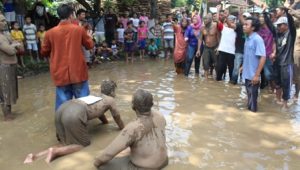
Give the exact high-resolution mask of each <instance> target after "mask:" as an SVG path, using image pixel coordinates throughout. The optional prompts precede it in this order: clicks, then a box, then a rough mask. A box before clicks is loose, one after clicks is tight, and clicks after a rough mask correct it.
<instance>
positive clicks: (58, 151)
mask: <svg viewBox="0 0 300 170" xmlns="http://www.w3.org/2000/svg"><path fill="white" fill-rule="evenodd" d="M82 148H83V146H82V145H75V144H74V145H68V146H63V147H57V148H49V149H48V155H47V158H46V159H45V161H46V162H47V163H50V162H51V161H53V160H54V159H55V158H57V157H60V156H64V155H68V154H71V153H74V152H77V151H79V150H81V149H82Z"/></svg>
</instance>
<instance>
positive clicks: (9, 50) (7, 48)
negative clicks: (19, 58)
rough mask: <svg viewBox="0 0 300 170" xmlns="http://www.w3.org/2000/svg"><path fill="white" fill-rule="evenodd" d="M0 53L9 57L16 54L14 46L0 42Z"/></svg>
mask: <svg viewBox="0 0 300 170" xmlns="http://www.w3.org/2000/svg"><path fill="white" fill-rule="evenodd" d="M0 51H2V52H4V53H5V54H7V55H9V56H14V55H15V54H16V52H17V50H16V48H15V46H13V45H10V44H7V43H6V42H3V41H2V42H1V41H0Z"/></svg>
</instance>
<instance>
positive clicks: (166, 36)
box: [162, 14, 174, 59]
mask: <svg viewBox="0 0 300 170" xmlns="http://www.w3.org/2000/svg"><path fill="white" fill-rule="evenodd" d="M162 30H163V36H162V37H163V40H164V50H165V58H166V59H169V57H170V55H172V53H173V48H174V29H173V21H172V15H170V14H168V15H167V21H166V22H164V23H163V26H162ZM168 52H169V53H170V55H168Z"/></svg>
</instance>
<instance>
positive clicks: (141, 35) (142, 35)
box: [138, 21, 148, 60]
mask: <svg viewBox="0 0 300 170" xmlns="http://www.w3.org/2000/svg"><path fill="white" fill-rule="evenodd" d="M147 35H148V28H147V27H146V26H145V21H140V22H139V28H138V40H139V41H138V43H139V50H140V59H141V60H143V59H144V57H145V48H146V38H147Z"/></svg>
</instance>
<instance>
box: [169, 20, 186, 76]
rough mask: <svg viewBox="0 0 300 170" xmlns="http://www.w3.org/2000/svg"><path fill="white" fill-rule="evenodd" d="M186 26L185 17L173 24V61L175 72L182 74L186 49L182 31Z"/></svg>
mask: <svg viewBox="0 0 300 170" xmlns="http://www.w3.org/2000/svg"><path fill="white" fill-rule="evenodd" d="M187 26H188V21H187V19H185V18H184V19H182V21H181V23H180V24H175V25H174V26H173V27H174V32H175V49H174V63H175V68H176V73H177V74H182V73H183V72H184V66H185V57H186V50H187V42H186V41H185V40H184V33H185V30H186V28H187Z"/></svg>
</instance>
